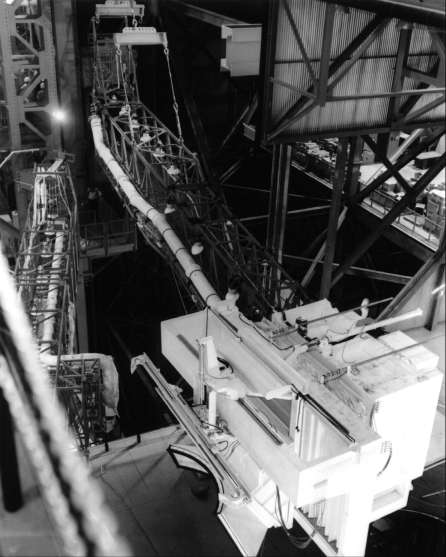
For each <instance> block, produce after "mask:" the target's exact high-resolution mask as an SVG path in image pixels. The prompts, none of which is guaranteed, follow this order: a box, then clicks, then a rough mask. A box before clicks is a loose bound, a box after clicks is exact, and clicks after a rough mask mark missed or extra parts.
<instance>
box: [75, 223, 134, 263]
mask: <svg viewBox="0 0 446 557" xmlns="http://www.w3.org/2000/svg"><path fill="white" fill-rule="evenodd" d="M136 242H137V229H136V225H135V224H134V223H133V222H131V221H129V220H128V219H120V220H113V221H109V222H98V223H89V224H81V225H80V247H81V253H82V254H85V255H91V254H92V253H97V252H102V253H101V255H102V254H103V256H104V257H107V256H108V255H110V254H112V253H113V248H117V247H123V246H131V249H135V247H136Z"/></svg>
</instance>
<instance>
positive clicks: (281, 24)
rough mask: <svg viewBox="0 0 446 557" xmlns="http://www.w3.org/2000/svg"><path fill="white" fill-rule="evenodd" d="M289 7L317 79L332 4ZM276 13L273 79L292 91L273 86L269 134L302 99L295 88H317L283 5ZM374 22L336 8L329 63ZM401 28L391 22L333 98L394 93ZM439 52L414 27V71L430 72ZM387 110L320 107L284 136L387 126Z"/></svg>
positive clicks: (364, 103) (409, 82) (371, 105)
mask: <svg viewBox="0 0 446 557" xmlns="http://www.w3.org/2000/svg"><path fill="white" fill-rule="evenodd" d="M288 4H289V7H290V11H291V13H292V15H293V18H294V21H295V23H296V26H297V28H298V30H299V34H300V36H301V39H302V42H303V44H304V46H305V49H306V52H307V55H308V58H309V59H310V61H311V65H312V67H313V70H314V73H315V74H316V75H318V72H319V65H320V58H321V52H322V40H323V30H324V19H325V11H326V9H327V4H326V3H325V2H323V1H320V0H289V2H288ZM277 9H278V27H277V28H278V31H277V38H276V51H275V64H274V74H273V75H274V78H275V79H277V80H281V81H283V82H286V83H287V84H289V85H290V87H286V86H283V85H281V84H279V83H273V84H272V85H271V87H272V93H271V95H272V96H271V98H272V105H271V106H272V111H271V117H270V126H269V128H270V129H272V128H274V125H275V124H276V123H277V122H278V121H279V119H280V117H281V116H282V115H284V114H285V113H286V111H287V110H288V109H290V108H291V107H292V106H293V105H294V104H295V103H296V101H297V100H299V98H300V94H299V93H298V92H297V91H293V90H292V87H294V88H297V89H298V90H306V89H308V88H309V87H310V86H311V84H312V81H311V77H310V72H309V71H308V68H307V67H306V65H305V63H304V61H303V56H302V53H301V51H300V49H299V46H298V43H297V41H296V38H295V35H294V32H293V29H292V26H291V24H290V21H289V19H288V17H287V14H286V11H285V8H284V6H283V4H282V3H281V2H278V6H277ZM374 17H375V16H374V14H373V13H370V12H365V11H362V10H356V9H350V10H344V9H343V8H337V9H336V11H335V16H334V29H333V40H332V48H331V54H330V61H333V60H334V59H335V58H336V57H337V56H339V54H341V53H342V51H343V50H344V49H345V48H346V47H347V46H348V44H349V43H350V42H351V41H352V40H353V39H354V38H355V37H356V36H357V35H358V34H359V33H360V32H361V30H362V29H363V28H364V27H365V26H366V25H367V24H368V23H369V22H370V21H371V20H372V19H373V18H374ZM400 26H401V22H400V21H398V20H395V19H393V20H390V22H389V24H388V25H387V27H386V28H385V30H384V31H383V33H382V34H381V35H380V36H378V37H377V39H376V40H375V41H374V42H373V43H372V44H371V46H370V47H369V48H368V49H367V50H366V51H365V53H364V54H363V55H362V57H361V58H360V59H359V60H358V61H357V62H356V63H355V64H354V65H353V67H352V68H351V69H350V71H349V72H348V73H347V74H346V75H345V76H344V78H343V79H341V81H339V83H338V84H337V85H336V86H335V88H334V89H333V92H332V94H333V95H334V96H340V95H361V94H362V95H364V94H367V95H369V94H373V93H383V92H389V91H391V88H392V80H393V73H394V66H395V59H396V54H397V50H398V41H399V29H400ZM435 52H436V50H435V48H434V46H433V45H432V39H431V36H430V34H429V32H428V31H427V28H423V27H415V28H414V29H413V33H412V39H411V47H410V56H409V61H408V63H409V65H410V66H413V67H415V68H418V69H421V70H424V71H426V70H427V69H429V68H430V67H431V66H432V64H433V61H434V60H435V59H436V58H437V55H436V54H435ZM416 85H417V82H416V81H415V80H414V79H408V78H406V79H405V82H404V87H405V88H406V89H415V88H416ZM437 96H438V94H437ZM432 98H436V97H435V95H429V96H426V98H425V99H420V101H419V103H417V105H416V107H414V109H413V110H417V109H418V108H419V107H421V106H423V104H426V103H428V102H431V101H432ZM403 101H404V99H403ZM388 108H389V98H368V99H361V100H346V101H333V102H329V103H327V104H326V105H325V106H323V107H321V106H318V107H315V108H314V109H313V110H312V111H311V112H309V113H307V114H306V115H305V116H304V117H303V118H301V119H299V120H298V121H296V122H294V123H293V124H292V125H290V126H289V127H288V128H287V130H286V131H285V132H284V133H285V134H286V135H293V136H294V135H295V136H296V137H299V136H302V135H308V134H311V133H312V132H313V133H315V132H320V131H323V130H348V129H350V128H352V129H354V128H356V129H357V128H361V127H364V128H370V127H378V126H384V125H385V124H386V120H387V113H388ZM444 112H445V111H444V107H442V106H440V107H437V108H436V109H433V110H432V111H430V112H429V113H428V114H427V115H423V116H422V117H421V120H426V119H428V118H436V117H441V116H442V115H443V116H444Z"/></svg>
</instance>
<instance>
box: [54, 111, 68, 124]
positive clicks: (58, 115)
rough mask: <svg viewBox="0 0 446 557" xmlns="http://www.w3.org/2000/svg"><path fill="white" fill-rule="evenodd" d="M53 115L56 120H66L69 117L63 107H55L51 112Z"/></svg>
mask: <svg viewBox="0 0 446 557" xmlns="http://www.w3.org/2000/svg"><path fill="white" fill-rule="evenodd" d="M51 116H52V117H53V119H54V120H56V122H65V120H66V119H67V113H66V112H65V111H64V110H62V109H61V108H55V109H54V110H53V111H52V112H51Z"/></svg>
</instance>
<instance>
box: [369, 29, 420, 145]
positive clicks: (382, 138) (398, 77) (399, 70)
mask: <svg viewBox="0 0 446 557" xmlns="http://www.w3.org/2000/svg"><path fill="white" fill-rule="evenodd" d="M411 38H412V29H411V28H410V27H409V24H406V26H405V27H403V28H402V29H401V30H400V36H399V41H398V51H397V56H396V61H395V69H394V73H393V80H392V89H391V91H392V92H396V91H402V89H403V86H404V68H405V67H406V63H407V58H408V56H409V49H410V41H411ZM400 104H401V97H391V98H390V100H389V108H388V111H387V124H388V125H389V126H390V125H391V124H392V122H393V121H394V120H395V118H396V117H397V114H398V110H399V107H400ZM398 136H399V133H398V132H396V133H393V134H389V133H385V134H380V135H379V136H378V141H377V144H378V148H379V150H380V152H381V153H382V154H383V155H387V156H391V155H392V152H393V151H395V149H397V148H398V143H397V138H398ZM395 144H396V145H395Z"/></svg>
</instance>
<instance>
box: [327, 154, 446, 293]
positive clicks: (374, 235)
mask: <svg viewBox="0 0 446 557" xmlns="http://www.w3.org/2000/svg"><path fill="white" fill-rule="evenodd" d="M445 165H446V154H443V155H442V156H441V157H440V158H439V159H438V161H437V162H436V163H435V164H434V165H433V166H432V167H431V168H430V169H429V170H428V171H427V172H426V173H425V174H423V176H422V177H421V178H420V179H419V180H418V182H417V183H416V184H415V185H414V186H413V187H412V189H411V191H410V192H409V193H406V195H405V196H404V197H403V198H402V199H401V201H399V202H398V203H396V204H395V205H394V206H393V208H392V209H391V210H390V211H389V212H388V213H387V215H385V216H384V217H383V219H382V220H381V222H380V223H379V224H378V226H377V227H376V228H375V229H374V230H373V231H372V232H371V233H370V234H369V235H368V236H367V237H366V238H365V239H364V240H363V241H362V242H361V243H360V244H359V246H358V247H357V248H356V249H355V250H353V252H352V253H351V254H350V255H349V256H348V257H347V258H346V259H345V261H344V263H342V265H341V266H340V267H339V269H338V270H337V272H336V274H335V276H334V277H333V282H332V286H334V285H335V284H336V283H337V282H338V281H339V280H340V279H341V278H342V277H343V276H344V274H345V272H346V271H347V269H349V268H350V267H351V266H352V265H353V264H354V263H355V262H356V261H357V260H358V259H359V258H360V257H361V256H362V255H363V254H364V253H365V252H366V251H367V250H368V249H369V248H370V246H372V245H373V244H374V243H375V241H376V240H377V239H378V238H379V237H380V236H381V234H382V233H383V232H384V230H385V229H386V228H388V227H389V226H390V225H391V224H392V222H393V221H394V220H395V219H396V218H397V217H398V216H399V215H400V214H401V213H402V212H403V211H404V209H406V208H407V207H408V206H409V205H410V204H411V203H412V202H414V201H415V200H416V198H417V197H418V196H419V195H420V193H421V192H422V191H423V190H424V189H425V188H426V187H427V186H428V185H429V184H430V182H431V181H432V180H433V179H434V178H435V176H437V174H438V173H439V172H440V171H441V170H442V169H443V168H444V167H445Z"/></svg>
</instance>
